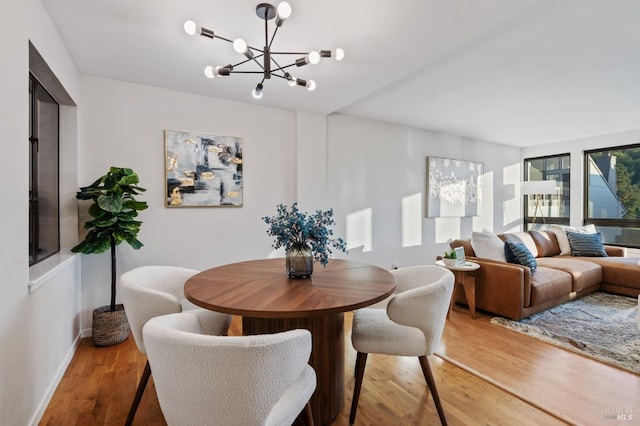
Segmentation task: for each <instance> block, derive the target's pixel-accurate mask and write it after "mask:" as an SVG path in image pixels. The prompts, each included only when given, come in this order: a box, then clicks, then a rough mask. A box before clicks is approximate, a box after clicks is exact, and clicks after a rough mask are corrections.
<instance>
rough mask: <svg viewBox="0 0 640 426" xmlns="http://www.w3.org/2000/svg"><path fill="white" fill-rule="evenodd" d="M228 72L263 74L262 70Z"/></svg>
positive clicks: (231, 72) (233, 72)
mask: <svg viewBox="0 0 640 426" xmlns="http://www.w3.org/2000/svg"><path fill="white" fill-rule="evenodd" d="M229 74H262V75H264V72H262V71H229Z"/></svg>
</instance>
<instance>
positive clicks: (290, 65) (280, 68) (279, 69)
mask: <svg viewBox="0 0 640 426" xmlns="http://www.w3.org/2000/svg"><path fill="white" fill-rule="evenodd" d="M274 62H275V61H274ZM276 64H277V62H276ZM295 64H296V63H295V62H294V63H292V64H289V65H285V66H282V67H281V66H280V65H278V68H276V69H274V70H271V71H272V72H275V71H282V70H283V69H286V68H289V67H292V66H294V65H295Z"/></svg>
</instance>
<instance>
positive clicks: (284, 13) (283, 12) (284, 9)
mask: <svg viewBox="0 0 640 426" xmlns="http://www.w3.org/2000/svg"><path fill="white" fill-rule="evenodd" d="M290 16H291V5H290V4H289V3H287V2H286V1H283V2H282V3H280V4H278V17H279V18H280V19H282V20H285V19H287V18H288V17H290Z"/></svg>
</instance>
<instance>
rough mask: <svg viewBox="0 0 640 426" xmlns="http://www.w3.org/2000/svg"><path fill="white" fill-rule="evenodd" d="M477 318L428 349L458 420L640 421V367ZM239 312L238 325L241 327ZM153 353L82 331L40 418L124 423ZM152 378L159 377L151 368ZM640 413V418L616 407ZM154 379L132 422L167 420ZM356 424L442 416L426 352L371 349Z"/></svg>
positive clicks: (457, 316) (463, 314) (343, 420)
mask: <svg viewBox="0 0 640 426" xmlns="http://www.w3.org/2000/svg"><path fill="white" fill-rule="evenodd" d="M489 319H490V317H489V316H487V315H482V314H479V315H478V318H477V319H476V320H472V319H471V318H470V317H469V314H468V312H467V311H466V310H465V309H464V308H463V307H458V308H457V310H456V311H454V312H453V313H452V315H451V318H450V320H448V321H447V325H446V327H445V335H444V337H443V342H442V348H441V350H439V351H438V353H437V354H436V355H434V356H431V357H430V362H431V366H432V368H433V372H434V376H435V378H436V382H437V386H438V390H439V392H440V397H441V399H442V403H443V405H444V410H445V413H446V416H447V420H448V422H449V424H450V425H515V424H517V425H561V424H584V425H606V424H638V419H640V376H637V375H634V374H632V373H628V372H626V371H623V370H620V369H617V368H614V367H610V366H607V365H604V364H601V363H599V362H597V361H594V360H591V359H589V358H585V357H582V356H580V355H577V354H574V353H572V352H569V351H565V350H563V349H560V348H556V347H554V346H552V345H549V344H547V343H544V342H541V341H538V340H535V339H533V338H530V337H528V336H525V335H522V334H519V333H515V332H512V331H509V330H506V329H504V328H501V327H498V326H495V325H492V324H490V323H489ZM350 324H351V315H350V314H347V315H346V316H345V330H346V339H347V342H346V345H345V346H346V348H347V349H346V350H347V353H346V366H345V367H346V368H345V371H346V377H345V383H346V395H347V397H346V401H345V404H344V407H343V408H342V410H341V412H340V414H339V415H338V417H337V418H336V420H335V421H334V422H333V423H332V424H333V425H347V424H348V423H349V422H348V418H349V409H350V404H351V394H352V392H353V384H354V378H353V369H354V364H355V351H354V350H353V348H352V347H351V343H350V340H349V332H350ZM239 331H240V321H239V318H234V321H233V324H232V329H231V332H230V334H239ZM145 360H146V359H145V357H144V356H143V355H141V354H140V353H139V352H138V351H137V349H136V346H135V343H134V341H133V337H132V336H130V337H129V339H128V340H127V341H126V342H124V343H122V344H120V345H117V346H113V347H110V348H96V347H94V346H93V344H92V343H91V340H90V339H83V341H82V342H81V344H80V347H79V348H78V351H77V353H76V354H75V356H74V358H73V360H72V362H71V364H70V366H69V368H68V369H67V371H66V373H65V375H64V377H63V379H62V382H61V383H60V385H59V386H58V389H57V390H56V392H55V394H54V396H53V398H52V400H51V402H50V404H49V407H48V408H47V410H46V412H45V414H44V416H43V418H42V420H41V423H40V424H41V425H65V426H67V425H122V424H124V420H125V418H126V415H127V412H128V409H129V404H130V402H131V400H132V398H133V395H134V393H135V387H136V385H137V382H138V380H139V378H140V375H141V374H142V370H143V367H144V363H145ZM152 377H153V376H152ZM615 412H626V413H629V412H631V413H632V416H633V420H634V421H635V422H636V423H633V422H622V423H620V422H617V421H616V420H615V417H614V419H611V418H610V417H608V416H611V414H612V413H615ZM164 424H165V421H164V418H163V416H162V412H161V411H160V407H159V405H158V401H157V397H156V394H155V388H154V386H153V380H151V381H150V382H149V387H148V388H147V390H146V391H145V394H144V397H143V399H142V402H141V405H140V408H139V410H138V413H137V415H136V418H135V421H134V425H164ZM356 424H357V425H417V424H421V425H425V424H439V421H438V416H437V413H436V411H435V406H434V405H433V399H432V398H431V396H430V394H429V391H428V389H427V388H426V386H425V383H424V378H423V376H422V373H421V370H420V366H419V364H418V360H417V359H414V358H402V357H387V356H382V355H370V356H369V360H368V363H367V369H366V372H365V379H364V384H363V389H362V393H361V395H360V404H359V408H358V415H357V419H356Z"/></svg>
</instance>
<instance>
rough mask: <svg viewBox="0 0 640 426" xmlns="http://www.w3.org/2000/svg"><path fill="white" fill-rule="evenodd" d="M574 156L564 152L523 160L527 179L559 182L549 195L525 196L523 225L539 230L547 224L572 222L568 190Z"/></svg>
mask: <svg viewBox="0 0 640 426" xmlns="http://www.w3.org/2000/svg"><path fill="white" fill-rule="evenodd" d="M570 166H571V157H570V156H569V154H561V155H555V156H548V157H537V158H527V159H525V160H524V180H525V181H542V180H552V181H555V182H556V192H555V193H554V194H550V195H525V196H524V212H525V213H524V228H525V229H526V230H529V229H540V228H542V227H543V225H544V224H545V223H547V224H564V225H568V224H569V213H570V212H569V200H570V198H569V190H570V185H571V174H570V168H571V167H570Z"/></svg>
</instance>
